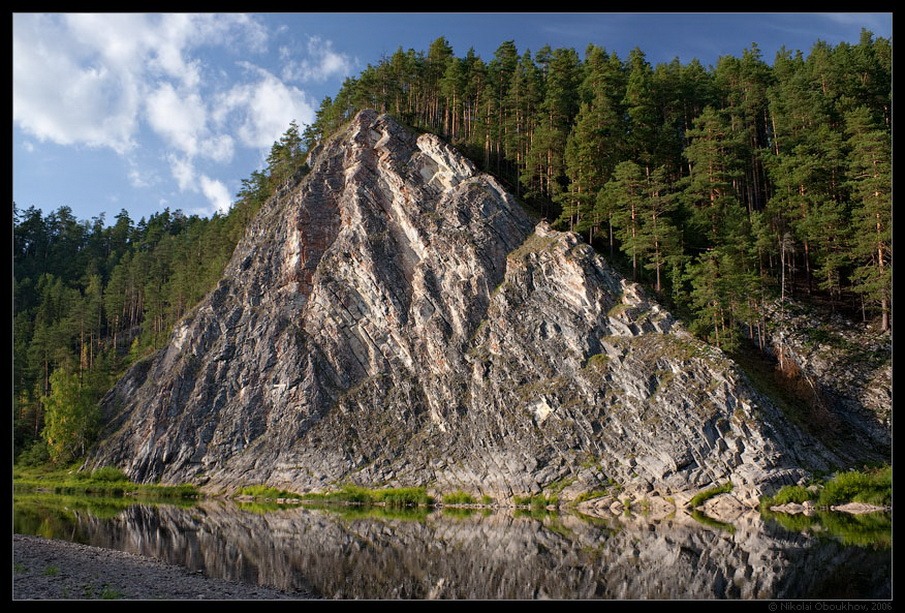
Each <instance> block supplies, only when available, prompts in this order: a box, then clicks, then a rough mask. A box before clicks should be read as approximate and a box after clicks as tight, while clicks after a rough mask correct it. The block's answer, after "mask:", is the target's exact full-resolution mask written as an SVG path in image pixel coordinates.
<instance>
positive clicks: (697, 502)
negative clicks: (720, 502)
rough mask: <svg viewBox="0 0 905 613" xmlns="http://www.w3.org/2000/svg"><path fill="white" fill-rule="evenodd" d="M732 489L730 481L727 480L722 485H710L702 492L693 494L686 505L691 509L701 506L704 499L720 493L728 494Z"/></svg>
mask: <svg viewBox="0 0 905 613" xmlns="http://www.w3.org/2000/svg"><path fill="white" fill-rule="evenodd" d="M731 491H732V483H731V482H727V483H724V484H723V485H718V486H716V487H711V488H709V489H706V490H704V491H702V492H698V493H697V494H695V495H694V496H693V497H692V499H691V500H689V501H688V506H689V507H690V508H692V509H695V508H697V507H699V506H701V505H702V504H703V503H704V501H706V500H709V499H710V498H713V497H714V496H719V495H720V494H728V493H729V492H731Z"/></svg>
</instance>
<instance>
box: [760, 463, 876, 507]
mask: <svg viewBox="0 0 905 613" xmlns="http://www.w3.org/2000/svg"><path fill="white" fill-rule="evenodd" d="M805 502H812V503H813V504H814V505H815V506H817V507H824V508H829V507H831V506H833V505H840V504H845V503H849V502H861V503H864V504H870V505H874V506H878V507H889V506H891V505H892V466H888V465H886V466H881V467H875V468H865V469H863V470H850V471H847V472H842V473H837V474H836V475H834V476H833V477H832V478H830V479H829V480H827V481H824V482H822V483H816V484H814V485H813V486H812V487H803V486H800V485H787V486H785V487H783V488H781V489H780V490H779V491H778V492H776V494H774V495H773V496H768V497H765V498H764V499H762V500H761V509H770V508H771V507H776V506H781V505H784V504H788V503H798V504H803V503H805Z"/></svg>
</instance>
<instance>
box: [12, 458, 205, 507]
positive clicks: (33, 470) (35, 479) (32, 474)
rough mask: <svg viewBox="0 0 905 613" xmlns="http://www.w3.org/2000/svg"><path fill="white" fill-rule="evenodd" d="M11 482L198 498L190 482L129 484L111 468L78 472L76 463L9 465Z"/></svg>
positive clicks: (67, 490)
mask: <svg viewBox="0 0 905 613" xmlns="http://www.w3.org/2000/svg"><path fill="white" fill-rule="evenodd" d="M13 485H14V487H15V489H16V491H17V492H49V493H53V494H90V495H93V496H109V497H112V498H119V497H123V496H127V495H128V496H134V497H138V498H153V499H180V500H181V499H187V498H198V497H199V496H200V493H199V492H198V488H197V487H195V486H194V485H190V484H181V485H159V484H153V483H148V484H143V483H133V482H132V481H129V479H128V477H126V475H125V474H124V473H123V472H122V471H121V470H119V469H118V468H113V467H103V468H98V469H96V470H94V471H90V472H89V471H81V470H79V469H78V467H77V466H67V467H53V466H48V465H45V466H28V467H14V468H13Z"/></svg>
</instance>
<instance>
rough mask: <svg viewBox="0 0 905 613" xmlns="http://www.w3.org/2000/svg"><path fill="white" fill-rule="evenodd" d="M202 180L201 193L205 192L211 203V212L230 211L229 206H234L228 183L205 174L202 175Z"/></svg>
mask: <svg viewBox="0 0 905 613" xmlns="http://www.w3.org/2000/svg"><path fill="white" fill-rule="evenodd" d="M200 181H201V193H202V194H204V196H205V197H206V198H207V199H208V200H209V201H210V203H211V208H212V211H210V212H216V213H227V212H229V208H230V207H231V206H232V197H231V196H230V193H229V190H228V189H226V185H224V184H223V183H222V182H220V181H216V180H214V179H211V178H210V177H207V176H205V175H202V176H201V177H200Z"/></svg>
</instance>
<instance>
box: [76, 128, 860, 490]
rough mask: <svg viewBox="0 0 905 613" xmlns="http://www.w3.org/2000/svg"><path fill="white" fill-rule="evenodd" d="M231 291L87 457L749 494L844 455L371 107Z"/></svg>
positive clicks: (272, 208)
mask: <svg viewBox="0 0 905 613" xmlns="http://www.w3.org/2000/svg"><path fill="white" fill-rule="evenodd" d="M310 164H311V170H310V173H309V174H308V175H307V176H306V177H305V178H304V179H303V180H302V181H301V182H300V183H298V184H297V185H295V186H287V187H286V188H285V189H283V190H282V191H281V193H279V194H278V195H276V196H275V197H274V198H272V199H271V200H270V201H269V202H268V203H267V204H266V205H265V207H264V208H263V209H262V211H261V213H260V214H259V216H258V217H257V218H256V220H255V221H254V222H253V223H252V225H251V227H250V228H249V230H248V232H247V234H246V237H245V238H244V240H243V241H242V242H241V243H240V244H239V245H238V247H237V249H236V251H235V254H234V256H233V259H232V260H231V262H230V264H229V265H228V266H227V269H226V271H225V274H224V278H223V280H222V281H221V282H220V284H219V286H218V287H217V289H216V290H215V291H213V292H212V293H211V294H210V296H209V297H208V298H207V299H206V300H205V301H204V302H203V303H202V304H201V305H200V306H199V307H198V308H197V309H196V310H195V311H194V312H192V313H191V314H190V316H188V317H186V318H185V320H184V321H183V322H182V323H181V324H180V325H179V326H178V327H177V329H176V330H175V331H174V333H173V337H172V340H171V342H170V343H169V345H168V347H167V348H166V349H165V350H163V351H162V352H160V353H159V354H157V355H156V356H154V357H153V358H151V359H149V360H147V361H146V362H144V363H141V364H138V365H136V366H135V367H133V368H132V369H131V370H130V371H129V372H128V373H127V374H126V376H125V377H123V379H122V380H121V381H120V382H119V383H118V384H117V386H116V387H115V388H114V389H113V390H112V392H111V393H110V394H109V395H108V396H107V398H106V399H105V401H104V404H103V407H104V413H105V416H106V418H107V420H108V430H107V432H106V434H105V436H104V438H103V441H102V444H101V445H100V446H99V448H98V449H97V450H96V452H95V454H94V456H93V457H92V459H91V461H90V462H89V465H91V466H100V465H107V464H113V465H117V466H121V467H123V468H124V469H125V470H126V472H127V473H128V474H129V475H130V476H131V477H132V478H134V479H136V480H139V481H157V480H161V481H163V482H165V483H175V482H185V481H190V482H196V483H202V484H206V485H207V486H208V487H210V488H222V489H234V488H236V487H240V486H242V485H246V484H257V483H265V482H266V483H269V484H271V485H274V486H277V487H284V488H287V489H293V490H296V491H307V490H319V489H327V488H330V487H333V486H335V485H337V484H339V483H344V482H354V483H359V484H363V485H367V486H371V487H379V486H384V485H388V486H418V485H423V486H427V487H429V488H434V489H435V490H436V491H451V490H456V489H464V490H468V491H471V492H473V493H475V494H486V495H490V496H494V497H501V496H502V497H507V496H512V495H525V494H534V493H539V492H542V491H545V492H558V493H560V494H561V495H563V496H566V497H568V496H570V495H576V494H578V493H579V492H585V491H589V490H596V489H601V488H604V487H608V486H610V485H611V484H612V483H614V482H615V483H618V484H620V485H621V486H622V487H624V488H626V490H627V491H629V492H631V491H637V492H639V493H640V492H643V493H645V494H651V495H655V494H659V495H661V496H666V495H669V496H675V495H677V494H679V495H681V494H682V493H688V492H694V491H697V490H699V489H700V488H702V487H706V486H709V485H712V484H716V483H724V482H725V481H729V480H731V481H732V482H733V484H734V485H735V487H736V489H735V491H734V495H735V496H736V497H738V498H739V499H740V500H743V501H745V502H748V503H753V502H754V501H755V500H756V496H757V495H758V494H759V493H761V492H762V491H764V490H765V489H769V488H773V487H775V486H777V485H781V484H784V483H793V482H797V481H799V480H800V479H802V478H803V477H804V476H806V475H807V473H808V471H810V470H814V469H819V470H827V469H830V468H833V467H836V466H840V465H844V464H845V463H847V462H849V461H851V460H852V459H854V458H856V457H863V454H861V453H860V452H859V451H857V450H856V451H852V450H848V451H845V452H840V451H839V450H830V449H828V448H827V447H825V446H824V445H822V444H821V443H819V442H817V441H816V440H814V439H813V438H811V437H810V436H808V435H805V434H803V433H801V432H799V431H798V430H797V429H796V428H794V427H792V426H791V425H789V423H788V422H787V421H786V420H785V419H784V417H783V415H782V414H781V412H780V411H779V410H778V409H776V408H775V407H774V406H773V405H772V404H771V403H770V402H769V401H768V400H767V399H766V398H764V397H761V396H759V395H758V394H757V393H756V392H755V391H754V390H753V389H752V388H751V387H750V386H749V385H747V383H746V381H745V380H744V378H743V377H742V376H741V375H740V374H739V372H738V371H737V369H736V368H735V366H734V364H733V363H732V362H730V361H729V360H728V359H727V358H726V357H724V356H723V355H722V354H721V353H720V352H718V351H716V350H714V349H713V348H710V347H708V346H706V345H703V344H701V343H699V342H697V341H696V340H695V339H694V338H692V337H691V336H690V335H689V334H687V333H686V332H685V331H684V330H683V329H682V327H681V325H680V324H679V323H677V322H676V321H675V320H674V319H673V318H672V317H671V316H670V314H669V313H667V312H665V311H664V310H663V309H662V308H660V307H659V306H658V305H657V304H655V303H654V302H652V301H650V300H649V299H648V298H647V297H646V296H645V295H644V292H643V291H642V290H641V288H640V287H639V286H637V285H634V284H632V283H628V282H626V280H625V279H623V278H621V277H620V276H619V275H618V274H616V273H615V272H614V271H613V270H612V269H611V268H610V267H609V266H608V265H607V263H606V262H605V261H604V259H603V258H602V257H601V256H599V255H597V254H596V253H594V251H593V250H592V249H591V248H590V247H589V246H588V245H586V244H583V243H581V242H580V240H579V239H578V237H577V236H576V235H574V234H571V233H563V232H557V231H553V230H551V229H550V228H549V227H548V226H547V225H546V224H544V223H543V222H541V223H540V224H538V225H537V226H536V227H535V226H534V224H533V223H532V222H531V221H530V220H529V218H528V217H527V216H526V214H525V213H524V211H523V210H522V209H521V208H520V206H519V205H518V203H517V202H515V200H514V199H513V198H512V196H510V195H509V194H507V193H506V191H505V190H504V189H503V188H502V186H500V185H499V184H498V183H497V182H496V181H495V180H494V179H493V178H492V177H490V176H489V175H486V174H482V173H479V172H477V171H476V169H475V168H474V166H473V165H472V164H471V163H470V162H468V161H467V160H466V159H465V158H463V157H461V156H460V155H458V154H457V153H456V152H455V151H454V150H453V149H451V148H450V147H448V146H447V145H445V144H444V143H443V142H441V141H440V140H439V139H437V138H436V137H434V136H432V135H430V134H422V135H420V136H419V135H415V134H413V133H412V132H410V131H408V130H406V129H404V128H403V127H401V126H400V125H398V124H397V123H395V122H394V121H393V120H392V119H391V118H389V117H387V116H378V115H377V114H375V113H373V112H363V113H361V114H359V115H358V116H357V117H356V118H355V119H354V120H353V121H352V123H351V124H350V126H349V127H348V128H347V129H346V130H345V131H343V132H342V133H340V134H338V135H337V136H336V137H334V138H333V139H331V140H330V141H328V142H327V143H325V144H324V145H323V146H321V147H319V148H318V149H317V150H315V151H313V152H312V154H311V156H310Z"/></svg>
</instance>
